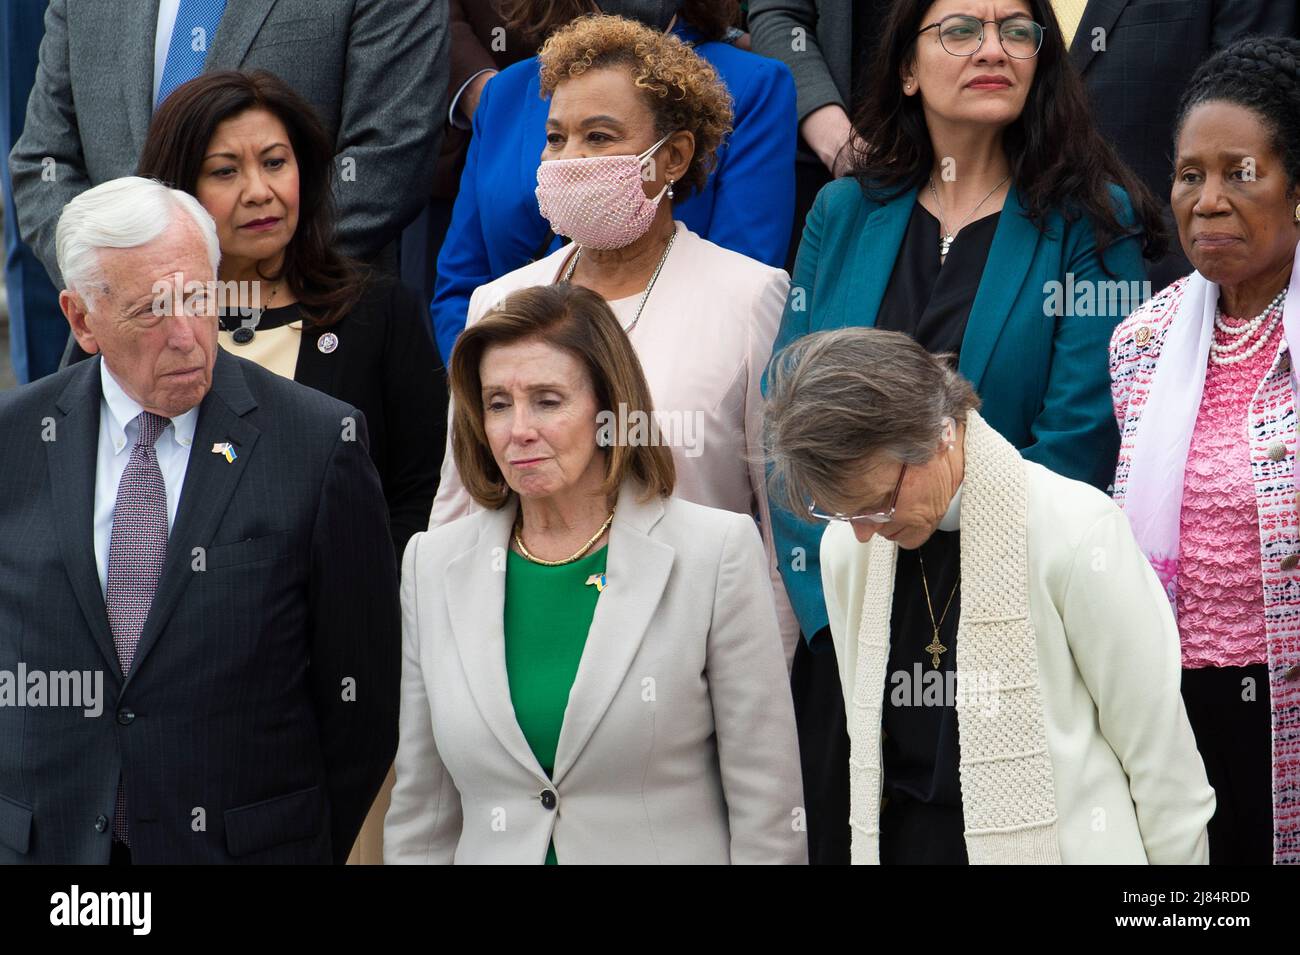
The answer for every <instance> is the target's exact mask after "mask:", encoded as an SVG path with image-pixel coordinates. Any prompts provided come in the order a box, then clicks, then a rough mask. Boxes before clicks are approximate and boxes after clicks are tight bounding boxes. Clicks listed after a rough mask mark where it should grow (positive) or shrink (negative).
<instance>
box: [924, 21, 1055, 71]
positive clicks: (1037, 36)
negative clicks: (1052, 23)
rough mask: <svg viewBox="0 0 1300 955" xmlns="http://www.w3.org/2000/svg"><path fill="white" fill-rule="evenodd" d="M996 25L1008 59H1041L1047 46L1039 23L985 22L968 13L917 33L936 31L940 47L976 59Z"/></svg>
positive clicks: (957, 54) (934, 24)
mask: <svg viewBox="0 0 1300 955" xmlns="http://www.w3.org/2000/svg"><path fill="white" fill-rule="evenodd" d="M989 23H992V24H994V25H995V26H997V28H998V41H999V42H1000V43H1001V44H1002V49H1004V50H1005V51H1006V53H1007V56H1011V57H1015V58H1016V59H1017V60H1028V59H1032V58H1033V57H1035V56H1037V55H1038V51H1039V50H1040V49H1042V46H1043V27H1042V24H1039V23H1035V22H1034V21H1033V20H1031V19H1029V17H1007V18H1006V19H1005V20H981V19H980V18H979V17H973V16H970V15H969V14H965V13H954V14H952V15H951V16H947V17H944V18H943V19H942V20H940V21H939V22H938V23H931V24H930V25H929V26H927V27H925V28H924V29H922V30H921V31H920V33H917V36H920V35H921V33H925V32H926V31H927V30H933V29H935V28H936V27H937V28H938V30H939V43H940V45H941V46H942V47H943V48H944V50H946V51H947V52H948V53H951V54H952V55H953V56H974V55H975V54H976V53H978V52H979V50H980V47H982V46H983V45H984V26H985V24H989Z"/></svg>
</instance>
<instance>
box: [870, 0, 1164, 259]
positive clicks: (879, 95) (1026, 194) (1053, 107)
mask: <svg viewBox="0 0 1300 955" xmlns="http://www.w3.org/2000/svg"><path fill="white" fill-rule="evenodd" d="M932 5H933V0H895V2H894V3H893V5H892V6H891V7H890V9H889V13H888V15H887V16H885V18H884V20H883V21H882V22H881V24H880V30H879V38H878V40H877V43H876V52H875V57H874V62H873V64H872V68H871V70H870V71H869V72H868V76H870V77H871V78H872V80H871V82H870V83H864V84H863V86H862V88H861V92H862V104H861V106H860V108H859V109H858V110H857V112H856V115H855V116H854V117H853V125H854V128H855V129H857V131H858V134H859V135H860V136H862V137H863V138H864V141H865V146H864V147H861V148H859V149H858V150H857V152H856V155H855V156H854V163H853V175H854V176H856V177H857V179H858V182H859V183H860V184H861V185H862V187H863V189H864V190H865V191H866V193H867V195H868V196H870V197H872V198H878V199H882V200H883V199H888V198H892V197H894V196H898V195H901V194H903V193H905V192H907V191H908V190H909V189H919V188H922V187H924V185H925V184H926V182H927V181H928V180H929V178H930V174H931V170H932V169H933V168H934V147H933V145H932V144H931V142H930V133H929V129H928V128H927V126H926V123H925V114H924V112H923V111H922V106H921V97H920V96H905V95H904V94H903V81H902V75H903V72H904V68H905V67H907V66H909V65H910V64H911V63H912V62H913V61H914V60H915V58H916V43H917V33H919V32H920V30H921V28H922V27H923V26H924V25H925V24H923V23H922V19H923V18H924V16H925V13H926V11H927V10H928V9H929V8H930V7H931V6H932ZM1028 6H1029V10H1030V13H1031V14H1032V16H1033V18H1034V20H1035V21H1037V22H1038V23H1040V24H1042V26H1043V28H1044V29H1043V46H1042V49H1040V50H1039V51H1038V63H1037V67H1036V69H1035V71H1034V81H1033V84H1032V85H1031V86H1030V88H1029V95H1028V97H1027V99H1026V100H1025V108H1024V110H1023V111H1022V112H1021V114H1020V116H1019V117H1018V118H1017V119H1016V121H1015V122H1013V123H1012V124H1011V125H1010V126H1008V127H1007V128H1006V130H1005V132H1004V134H1003V146H1004V148H1005V149H1006V153H1007V159H1008V161H1009V162H1010V163H1011V176H1012V180H1013V182H1014V183H1015V186H1016V190H1017V192H1018V193H1019V196H1020V201H1021V204H1022V205H1023V206H1024V207H1025V211H1026V213H1027V214H1028V216H1029V218H1030V220H1031V221H1032V222H1033V223H1034V225H1036V226H1037V227H1038V228H1039V229H1040V230H1041V229H1044V228H1046V223H1047V218H1048V215H1049V214H1050V213H1052V212H1059V213H1060V214H1062V215H1063V216H1064V217H1065V218H1066V220H1067V221H1073V220H1077V219H1079V218H1081V217H1084V216H1086V217H1087V218H1088V219H1089V220H1090V221H1091V223H1092V226H1093V231H1094V233H1095V234H1096V237H1097V250H1098V251H1099V252H1102V251H1104V250H1105V249H1106V248H1107V247H1108V246H1109V245H1110V244H1111V243H1112V242H1114V241H1115V240H1116V239H1119V238H1121V237H1123V236H1127V235H1132V234H1134V233H1135V232H1138V231H1140V232H1141V235H1142V252H1143V255H1145V256H1146V257H1147V258H1149V259H1155V258H1159V257H1160V256H1161V255H1163V254H1164V251H1165V249H1166V248H1167V246H1168V237H1167V236H1166V234H1165V229H1164V224H1163V219H1162V217H1161V211H1160V206H1159V205H1158V204H1157V203H1156V201H1155V198H1154V197H1153V196H1152V195H1151V192H1150V190H1149V189H1147V188H1146V186H1144V185H1143V184H1142V183H1141V182H1140V181H1139V180H1138V178H1137V177H1136V176H1134V175H1133V173H1132V172H1130V171H1129V169H1128V167H1127V166H1125V165H1124V163H1123V162H1122V161H1121V160H1120V159H1119V156H1118V155H1117V154H1116V153H1115V150H1114V149H1113V148H1111V145H1110V144H1109V143H1108V142H1106V140H1105V139H1103V138H1102V136H1101V134H1100V133H1099V132H1098V131H1097V128H1096V126H1094V125H1093V123H1092V106H1091V104H1090V103H1089V101H1088V94H1087V91H1086V90H1085V89H1084V86H1083V80H1082V79H1080V77H1079V74H1078V71H1076V70H1075V69H1074V67H1073V66H1072V65H1071V63H1070V59H1069V55H1068V53H1067V51H1066V49H1065V43H1064V41H1063V40H1062V39H1061V29H1060V25H1059V24H1058V23H1057V20H1056V15H1055V14H1054V13H1053V12H1052V5H1051V4H1050V3H1048V2H1046V0H1028ZM985 29H991V28H990V27H988V26H986V27H985ZM926 36H927V37H929V36H931V34H928V33H927V34H926ZM1112 186H1120V187H1122V188H1123V189H1124V191H1125V192H1127V193H1128V199H1129V202H1130V203H1131V204H1132V207H1133V211H1132V215H1131V217H1130V215H1128V214H1127V210H1120V209H1118V208H1117V204H1116V201H1115V197H1114V195H1113V193H1112V191H1111V187H1112ZM1125 220H1128V221H1125ZM1103 261H1104V260H1103Z"/></svg>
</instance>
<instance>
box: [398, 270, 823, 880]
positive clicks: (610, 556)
mask: <svg viewBox="0 0 1300 955" xmlns="http://www.w3.org/2000/svg"><path fill="white" fill-rule="evenodd" d="M451 379H452V387H453V389H454V393H455V399H456V400H455V403H454V407H455V409H456V411H455V422H454V425H453V428H454V432H455V438H454V447H455V455H456V465H457V470H458V471H459V473H460V474H461V475H462V477H463V479H464V481H465V484H466V486H467V487H468V488H469V490H470V493H471V494H472V495H473V497H474V499H475V501H476V503H477V504H478V505H480V508H481V509H480V510H478V511H476V512H475V513H474V514H472V515H470V516H468V517H465V518H463V519H461V520H457V521H453V522H452V523H450V524H446V525H443V526H441V527H438V528H437V529H435V530H431V531H429V532H428V533H425V534H417V535H416V536H415V537H414V538H412V541H411V546H410V548H409V549H408V550H407V553H406V558H405V561H404V563H403V568H402V608H403V621H404V622H403V641H404V646H405V651H404V662H403V669H402V716H401V736H400V743H399V747H398V756H397V786H396V788H395V789H394V790H393V799H392V807H391V808H390V810H389V813H388V817H387V821H386V825H385V831H384V856H385V860H386V861H387V862H390V863H394V862H396V863H435V864H448V863H452V862H457V863H462V864H464V863H486V862H497V863H513V864H533V865H536V864H540V863H542V862H547V863H552V864H554V863H564V864H572V865H582V864H592V863H598V864H609V863H619V864H628V863H632V864H660V863H664V864H693V863H704V864H710V863H711V864H719V863H721V864H726V863H764V864H772V863H803V862H806V861H807V858H808V855H807V843H806V840H805V838H804V834H803V832H802V831H801V827H800V826H799V824H798V820H799V817H800V807H801V806H802V793H801V792H800V786H799V757H798V753H797V750H796V742H795V728H794V713H793V710H792V708H791V704H790V696H789V691H788V689H787V682H786V669H785V666H784V661H783V659H782V654H781V640H780V635H779V632H778V627H777V617H776V607H775V605H774V603H773V601H772V593H771V589H770V587H769V586H768V582H767V574H766V573H765V570H766V567H765V565H766V559H765V556H764V553H763V546H762V543H761V542H760V540H759V537H758V534H757V532H756V531H755V529H754V525H753V522H752V521H751V520H750V519H749V517H748V516H746V515H739V514H733V513H729V512H727V511H720V510H715V509H712V508H707V507H701V506H699V505H697V504H690V503H687V502H686V501H683V500H681V499H679V498H676V497H673V496H671V495H672V490H673V484H674V478H675V474H674V466H673V459H672V456H671V455H670V454H669V453H668V450H667V449H666V448H665V447H664V446H663V445H661V444H655V443H650V442H641V441H628V440H625V439H624V438H623V437H620V436H618V435H617V434H610V435H605V436H602V434H601V428H602V427H603V425H601V423H600V421H601V415H602V414H604V413H609V412H612V411H615V409H619V410H618V411H617V413H618V414H622V409H626V410H627V411H628V413H631V414H638V415H647V416H648V415H652V414H653V413H654V407H653V404H652V402H651V398H650V389H649V386H648V385H647V382H646V378H645V375H644V374H642V372H641V368H640V365H639V363H638V362H637V358H636V354H635V353H634V352H633V350H632V347H631V344H630V343H629V342H628V339H627V336H626V335H625V334H624V332H623V329H622V328H621V327H620V325H619V322H618V319H617V318H616V317H615V316H614V314H613V312H612V311H611V310H610V308H609V306H608V305H607V304H606V303H605V301H604V300H603V299H601V297H600V296H599V295H596V294H595V293H594V292H591V291H589V290H587V289H584V288H580V287H577V286H573V285H568V284H560V285H552V286H542V287H538V288H531V289H527V290H524V291H519V292H516V293H514V294H513V295H511V296H510V297H509V298H507V299H506V300H505V301H504V303H503V304H502V305H501V307H500V308H499V309H497V310H494V311H492V312H491V313H489V314H488V315H486V316H485V317H484V318H483V319H482V320H481V321H479V322H477V323H476V324H474V325H473V326H472V327H471V328H469V329H468V330H467V331H466V332H465V334H464V335H462V336H461V339H460V341H459V342H458V343H457V346H456V351H455V353H454V355H453V358H452V365H451ZM611 439H612V440H611Z"/></svg>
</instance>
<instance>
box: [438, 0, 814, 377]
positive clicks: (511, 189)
mask: <svg viewBox="0 0 1300 955" xmlns="http://www.w3.org/2000/svg"><path fill="white" fill-rule="evenodd" d="M501 9H502V11H503V12H504V13H505V14H506V15H507V17H508V18H509V20H510V23H511V25H512V26H513V27H515V28H516V29H517V30H518V32H519V33H521V34H522V35H524V36H526V37H528V38H529V39H530V42H537V43H540V42H541V41H542V40H543V39H545V38H546V37H547V36H549V35H551V34H552V33H553V32H554V31H556V30H557V29H559V28H561V27H564V26H565V25H566V24H569V23H571V22H572V21H573V20H575V19H577V18H578V17H580V16H583V15H587V14H592V13H601V12H604V13H609V14H620V13H621V14H625V15H626V16H627V17H629V18H632V19H635V20H637V21H638V22H641V23H643V24H645V25H647V26H649V27H650V28H652V29H655V30H656V31H659V32H667V33H669V34H671V35H673V36H676V37H678V38H679V39H681V40H682V41H683V42H685V43H687V44H688V45H690V46H691V47H692V48H693V49H694V50H695V51H696V52H697V53H698V54H699V55H700V56H701V57H702V58H703V59H704V60H706V61H707V62H708V63H710V64H711V65H712V66H713V68H714V69H715V70H716V71H717V73H718V75H719V76H721V78H722V82H723V84H724V86H725V88H726V90H727V91H728V93H729V95H730V97H731V99H732V112H733V117H734V128H733V129H732V131H731V133H730V135H729V136H728V137H727V140H726V142H725V143H724V144H723V145H722V147H721V149H720V150H719V152H718V155H717V163H716V166H715V168H714V169H713V170H712V172H711V174H710V175H709V177H708V179H707V181H706V182H704V183H703V184H702V185H701V186H700V188H698V189H696V190H693V194H692V196H691V197H690V198H689V199H685V200H684V201H683V202H681V203H680V205H679V209H678V213H679V218H680V219H681V221H682V222H683V223H684V224H685V225H686V227H687V228H688V229H690V230H691V231H692V232H694V233H695V234H697V235H699V236H701V237H702V238H705V239H708V240H709V241H711V242H714V243H715V244H717V245H720V246H722V247H723V248H726V249H731V250H732V251H735V252H739V253H741V254H743V255H746V256H750V257H752V258H755V259H758V260H759V261H760V262H765V263H767V264H768V265H772V266H777V267H779V266H781V265H782V264H783V263H784V262H785V258H786V249H787V245H788V242H789V236H790V223H791V216H792V215H793V212H794V193H793V184H794V180H793V175H794V149H795V139H796V135H797V134H796V120H795V111H794V108H795V106H794V104H795V92H794V83H793V81H792V80H791V78H790V74H789V70H787V69H786V68H785V66H784V65H783V64H781V63H779V62H776V61H773V60H770V59H767V58H765V57H761V56H756V55H754V54H753V53H749V52H746V51H745V50H741V49H737V48H736V47H735V46H733V45H732V44H731V43H729V42H727V39H728V37H730V36H732V34H733V33H734V32H735V31H734V30H733V27H732V24H733V23H734V22H735V20H736V17H737V13H738V7H737V4H736V3H735V0H685V2H682V3H676V2H670V3H644V2H638V0H602V2H601V3H599V4H597V3H595V2H594V0H554V2H546V3H542V2H540V0H511V2H509V3H503V5H502V7H501ZM661 86H662V84H661ZM541 94H542V89H541V80H540V76H539V73H538V63H537V60H536V59H534V58H533V57H531V56H530V57H529V58H528V59H525V60H522V61H520V62H518V63H515V64H514V65H513V66H510V67H508V68H507V69H504V70H502V71H501V72H500V73H498V74H496V75H495V76H492V77H491V79H489V80H488V81H487V83H486V86H485V87H484V88H483V89H482V91H481V94H480V97H479V100H478V106H477V108H476V110H475V112H474V120H473V128H474V132H473V138H472V139H471V141H470V144H469V151H468V154H467V156H466V159H465V168H464V173H463V174H462V176H461V180H460V190H459V193H458V194H457V197H456V204H455V209H454V212H453V214H452V219H451V224H450V227H449V228H448V230H447V234H446V238H445V240H444V242H443V244H442V249H441V252H440V254H439V257H438V266H437V272H438V274H437V284H436V291H435V294H434V297H433V301H432V303H431V316H432V322H433V329H434V336H435V339H436V341H437V344H438V349H439V352H440V353H441V355H442V357H443V359H444V361H445V360H446V359H447V356H448V355H450V353H451V348H452V345H453V344H454V343H455V341H456V336H457V335H458V334H459V333H460V331H461V329H463V328H464V327H465V321H466V317H467V312H468V308H469V299H470V296H471V295H472V294H473V292H474V290H475V289H476V288H478V287H479V286H481V285H486V284H487V283H488V282H491V281H492V280H493V279H496V278H500V277H501V276H502V275H505V274H506V273H508V272H511V271H513V270H515V269H518V268H520V267H521V266H524V265H526V264H528V263H529V262H531V261H534V260H536V259H540V258H542V257H544V256H546V255H547V254H549V253H551V252H554V251H555V250H556V249H558V248H559V247H560V245H561V244H562V241H561V239H560V238H559V237H558V236H557V235H556V234H555V232H554V231H553V230H552V229H551V227H550V224H549V223H548V222H547V220H546V218H545V217H544V216H543V215H542V213H541V211H540V210H539V208H538V205H537V196H536V188H537V178H536V172H537V168H536V163H535V161H534V160H535V158H536V157H537V156H540V155H541V154H542V150H543V149H544V148H545V147H546V144H547V130H546V119H547V113H548V109H549V106H548V103H547V101H546V100H545V99H543V98H542V95H541ZM592 142H593V144H595V143H597V140H595V139H593V140H592ZM598 142H599V143H600V144H601V145H602V146H604V145H608V144H610V143H611V142H612V141H611V140H610V139H609V138H608V137H606V138H605V139H602V140H599V141H598ZM647 145H648V144H647Z"/></svg>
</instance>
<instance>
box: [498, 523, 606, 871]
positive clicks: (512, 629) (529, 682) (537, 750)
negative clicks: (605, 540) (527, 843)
mask: <svg viewBox="0 0 1300 955" xmlns="http://www.w3.org/2000/svg"><path fill="white" fill-rule="evenodd" d="M606 550H607V548H606V547H601V548H600V549H598V550H595V551H593V552H592V553H590V554H588V555H587V556H586V557H584V558H582V559H581V560H576V561H574V562H573V563H572V564H564V565H562V566H560V567H547V566H545V565H544V564H534V563H533V562H532V561H530V560H527V559H526V558H523V557H520V556H519V555H518V554H516V553H515V552H514V551H513V550H511V551H510V556H509V557H508V558H507V563H506V607H505V632H506V676H507V678H508V679H509V681H510V701H511V702H512V703H513V704H514V707H515V719H516V720H518V722H519V728H520V729H521V730H523V732H524V739H526V740H528V745H529V746H530V747H531V748H532V751H533V755H534V756H536V757H537V761H538V762H539V763H541V764H542V769H543V770H545V771H546V775H547V776H550V775H552V774H553V773H554V772H555V749H556V747H557V746H558V745H559V742H560V727H561V726H562V725H563V723H564V710H565V707H567V706H568V704H569V691H570V690H571V689H573V681H574V678H575V677H577V675H578V664H579V663H580V662H581V660H582V650H583V648H584V647H585V646H586V644H587V631H588V630H590V629H591V619H592V617H593V616H595V613H596V598H597V597H598V596H599V591H598V590H597V589H596V585H595V584H594V583H592V584H589V583H587V581H588V580H590V579H591V578H592V576H593V575H599V574H603V573H604V572H605V556H606ZM546 864H547V865H555V864H556V858H555V844H554V843H551V846H550V847H549V848H548V849H547V850H546Z"/></svg>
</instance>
